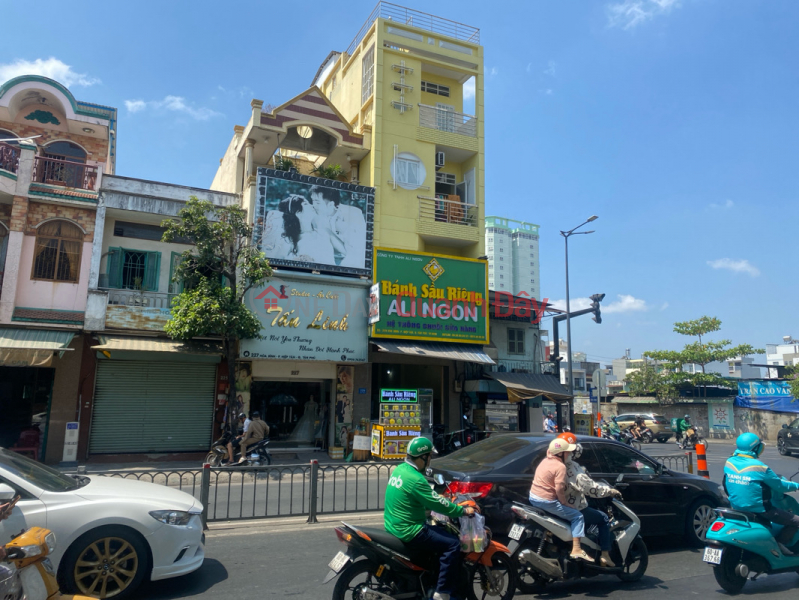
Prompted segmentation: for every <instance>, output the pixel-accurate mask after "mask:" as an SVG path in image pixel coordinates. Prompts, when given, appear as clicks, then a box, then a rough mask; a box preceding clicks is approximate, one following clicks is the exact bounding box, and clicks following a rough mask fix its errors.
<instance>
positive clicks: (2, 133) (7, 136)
mask: <svg viewBox="0 0 799 600" xmlns="http://www.w3.org/2000/svg"><path fill="white" fill-rule="evenodd" d="M18 139H19V136H18V135H17V134H16V133H14V132H12V131H8V130H7V129H0V140H4V141H3V142H2V143H5V144H11V145H12V146H19V142H18V141H17V140H18Z"/></svg>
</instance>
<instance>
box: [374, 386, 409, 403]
mask: <svg viewBox="0 0 799 600" xmlns="http://www.w3.org/2000/svg"><path fill="white" fill-rule="evenodd" d="M417 393H418V392H417V390H388V389H381V390H380V402H416V400H417Z"/></svg>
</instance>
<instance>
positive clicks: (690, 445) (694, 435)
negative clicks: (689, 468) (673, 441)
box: [677, 426, 709, 450]
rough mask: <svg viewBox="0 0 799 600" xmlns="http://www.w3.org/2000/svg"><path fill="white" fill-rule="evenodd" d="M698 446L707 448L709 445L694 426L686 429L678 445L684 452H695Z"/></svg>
mask: <svg viewBox="0 0 799 600" xmlns="http://www.w3.org/2000/svg"><path fill="white" fill-rule="evenodd" d="M697 444H704V445H705V448H707V447H708V445H709V444H708V443H707V440H706V439H705V438H703V437H699V432H698V431H697V429H696V427H694V426H691V427H689V428H688V429H686V430H685V433H684V434H683V438H682V440H681V441H679V442H677V445H678V446H679V447H680V448H682V449H683V450H694V449H695V448H696V445H697Z"/></svg>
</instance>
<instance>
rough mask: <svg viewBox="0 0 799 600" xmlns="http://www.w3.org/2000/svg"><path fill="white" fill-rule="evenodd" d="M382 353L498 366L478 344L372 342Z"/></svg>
mask: <svg viewBox="0 0 799 600" xmlns="http://www.w3.org/2000/svg"><path fill="white" fill-rule="evenodd" d="M372 342H373V343H374V344H375V345H376V346H377V349H378V350H380V351H381V352H390V353H392V354H405V355H408V356H419V357H422V358H443V359H445V360H457V361H461V362H471V363H479V364H483V365H493V364H496V363H495V362H494V361H493V359H492V358H491V357H490V356H488V354H486V353H485V351H484V350H483V346H480V345H478V344H450V343H444V342H410V341H408V342H406V341H399V340H372Z"/></svg>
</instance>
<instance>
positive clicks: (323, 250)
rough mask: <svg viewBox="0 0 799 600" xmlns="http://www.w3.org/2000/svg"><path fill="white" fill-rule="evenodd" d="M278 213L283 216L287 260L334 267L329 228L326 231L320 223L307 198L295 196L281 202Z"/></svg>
mask: <svg viewBox="0 0 799 600" xmlns="http://www.w3.org/2000/svg"><path fill="white" fill-rule="evenodd" d="M278 210H279V211H280V212H281V213H283V235H282V238H283V241H284V245H285V258H286V259H288V260H297V261H301V262H309V263H317V264H323V265H332V264H335V262H334V254H333V244H332V242H331V241H330V236H331V232H330V231H329V228H328V231H324V228H325V224H324V222H320V221H319V220H317V216H318V215H317V214H316V211H315V210H314V208H313V205H312V204H311V203H310V202H308V200H306V199H305V197H303V196H300V195H299V194H292V195H291V196H288V197H286V198H284V199H283V200H281V201H280V204H278ZM276 258H283V257H282V256H276Z"/></svg>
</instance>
